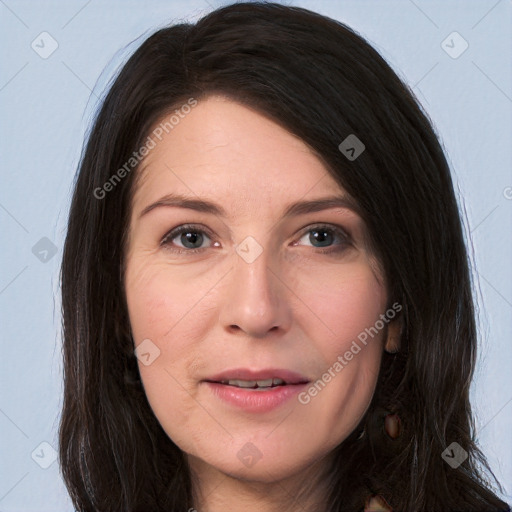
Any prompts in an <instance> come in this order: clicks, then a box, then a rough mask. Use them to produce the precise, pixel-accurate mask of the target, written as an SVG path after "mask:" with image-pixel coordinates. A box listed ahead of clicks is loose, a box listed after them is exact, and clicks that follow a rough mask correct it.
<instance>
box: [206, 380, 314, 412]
mask: <svg viewBox="0 0 512 512" xmlns="http://www.w3.org/2000/svg"><path fill="white" fill-rule="evenodd" d="M205 384H206V385H207V386H208V388H209V389H210V390H211V391H212V392H213V393H214V394H215V396H217V397H219V398H220V399H221V400H223V401H224V402H227V403H228V404H231V405H234V406H236V407H238V408H240V409H243V410H244V411H247V412H259V413H263V412H268V411H271V410H273V409H276V408H277V407H279V406H281V405H283V404H284V403H286V402H287V401H288V400H290V399H291V398H292V397H294V396H295V395H297V394H298V393H300V392H301V391H302V390H303V389H304V388H305V387H307V386H308V384H307V383H304V384H288V385H286V386H275V387H273V388H270V389H269V390H267V391H255V390H252V389H243V388H237V387H236V386H229V385H227V384H220V383H219V382H205Z"/></svg>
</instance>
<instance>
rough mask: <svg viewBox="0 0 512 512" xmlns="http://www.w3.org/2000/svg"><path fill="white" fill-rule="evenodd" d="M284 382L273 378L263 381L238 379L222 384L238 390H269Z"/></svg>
mask: <svg viewBox="0 0 512 512" xmlns="http://www.w3.org/2000/svg"><path fill="white" fill-rule="evenodd" d="M284 383H285V382H284V380H283V379H279V378H277V377H276V378H274V379H265V380H239V379H230V380H228V381H223V384H229V385H230V386H236V387H238V388H270V387H272V386H280V385H283V384H284Z"/></svg>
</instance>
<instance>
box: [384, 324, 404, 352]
mask: <svg viewBox="0 0 512 512" xmlns="http://www.w3.org/2000/svg"><path fill="white" fill-rule="evenodd" d="M401 333H402V321H401V318H400V317H399V318H396V319H395V320H392V321H391V322H390V323H389V324H388V327H387V331H386V342H385V344H384V350H385V351H386V352H389V353H390V354H394V353H396V352H398V351H399V350H400V335H401Z"/></svg>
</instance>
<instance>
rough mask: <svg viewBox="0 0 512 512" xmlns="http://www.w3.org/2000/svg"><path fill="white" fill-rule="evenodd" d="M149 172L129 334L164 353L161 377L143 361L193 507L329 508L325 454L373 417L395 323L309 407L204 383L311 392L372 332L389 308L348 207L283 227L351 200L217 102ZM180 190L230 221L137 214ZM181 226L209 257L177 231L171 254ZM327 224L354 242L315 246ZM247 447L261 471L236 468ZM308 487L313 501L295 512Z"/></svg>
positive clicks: (130, 290) (276, 130) (135, 236)
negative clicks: (255, 401)
mask: <svg viewBox="0 0 512 512" xmlns="http://www.w3.org/2000/svg"><path fill="white" fill-rule="evenodd" d="M142 172H143V173H144V174H143V177H144V179H143V180H142V181H141V183H140V184H139V185H138V187H137V189H136V190H135V195H134V199H133V204H132V212H131V219H130V226H129V239H128V244H127V253H126V254H127V262H126V263H127V264H126V273H125V284H126V295H127V303H128V310H129V317H130V324H131V328H132V334H133V339H134V342H135V345H136V346H137V345H138V344H140V343H141V342H142V341H143V340H146V339H149V340H151V343H153V344H154V345H155V346H156V347H158V349H159V350H160V355H159V356H158V357H157V358H156V359H155V360H154V362H152V363H151V364H150V365H147V366H146V365H143V364H142V363H141V362H140V361H139V369H140V374H141V379H142V382H143V385H144V389H145V392H146V395H147V397H148V400H149V403H150V405H151V407H152V410H153V411H154V414H155V416H156V418H157V419H158V421H159V422H160V424H161V425H162V427H163V429H164V430H165V432H166V433H167V434H168V436H169V437H170V438H171V439H172V440H173V441H174V443H175V444H176V445H177V446H179V448H180V449H181V450H182V451H183V452H184V453H185V454H186V457H187V459H188V461H189V464H190V467H191V470H192V474H193V475H194V477H195V484H194V496H195V503H194V506H195V508H196V509H197V510H198V511H199V512H221V511H222V512H230V511H235V510H236V511H239V510H241V509H243V510H252V511H255V512H274V511H277V510H279V511H280V512H282V511H283V510H285V509H286V507H289V508H290V510H305V511H308V510H319V509H321V504H322V503H323V500H325V495H324V489H323V487H322V482H323V481H324V479H323V477H322V473H323V472H325V471H326V469H327V467H328V466H327V464H328V461H329V454H330V453H331V451H332V450H333V449H334V448H335V447H336V446H337V445H338V444H339V443H341V442H342V441H343V440H344V439H346V438H347V436H348V435H349V434H350V433H351V432H352V431H353V430H354V428H355V427H356V426H357V424H358V423H359V421H360V419H361V418H362V417H363V415H364V413H365V412H366V410H367V408H368V406H369V404H370V401H371V398H372V396H373V393H374V390H375V386H376V381H377V376H378V371H379V365H380V361H381V356H382V351H383V350H384V349H386V350H391V351H392V350H395V349H396V346H395V343H396V342H395V341H394V340H395V338H394V337H392V335H391V334H392V332H393V329H394V328H395V322H391V323H390V324H389V326H388V328H387V329H383V330H382V331H381V332H379V334H378V335H377V336H375V337H374V338H373V339H372V340H371V341H370V342H369V343H368V344H367V345H366V346H365V347H364V348H363V350H361V351H360V352H359V353H358V354H357V355H355V356H354V358H353V359H352V360H351V361H350V362H349V364H347V365H346V366H345V367H344V368H343V370H342V371H340V372H339V373H338V374H337V375H336V377H335V378H333V379H332V380H331V381H330V382H329V383H328V385H326V386H325V388H324V389H323V390H322V391H321V392H319V393H318V394H317V395H316V396H315V397H314V398H312V399H311V400H310V401H309V403H307V404H302V403H299V402H298V400H297V399H296V398H295V399H291V400H289V401H288V402H286V403H285V404H283V405H282V406H279V407H277V408H276V409H274V410H271V411H269V412H265V413H262V414H255V413H252V412H247V411H244V410H240V409H237V408H235V407H233V406H231V405H227V404H225V403H224V402H222V401H221V400H220V399H219V398H218V397H216V396H214V395H213V394H212V392H211V391H210V389H208V387H207V386H206V385H205V383H204V382H203V380H204V379H205V378H207V377H209V376H211V375H213V374H216V373H219V372H221V371H224V370H225V369H229V368H238V367H243V368H248V369H251V370H260V369H266V368H284V369H290V370H293V371H295V372H298V373H300V374H301V375H304V376H307V378H308V379H309V380H310V381H311V382H315V381H316V380H317V379H319V378H321V376H322V374H324V373H325V372H326V370H327V369H328V368H329V367H331V366H332V365H333V364H334V362H335V361H336V360H337V358H338V356H339V355H343V354H344V353H345V352H346V351H347V350H349V348H350V345H351V343H352V341H353V340H355V339H356V338H357V336H358V334H359V333H361V332H362V331H363V330H364V329H365V328H367V327H370V326H373V325H374V324H375V322H376V320H378V319H379V315H381V314H383V313H384V312H385V311H386V308H387V301H388V297H387V292H386V287H385V285H384V284H383V283H384V280H383V278H382V275H380V273H379V268H378V264H376V262H375V261H374V259H373V258H372V255H371V254H369V253H368V250H367V248H366V245H365V244H364V238H365V226H364V223H363V221H362V219H361V217H359V215H357V214H356V213H355V212H354V211H352V210H351V209H349V208H348V207H346V206H342V207H331V208H328V209H325V210H322V211H317V212H312V213H301V214H298V215H294V216H289V217H283V212H284V210H285V209H286V207H287V206H288V205H289V204H290V203H292V202H296V201H311V200H315V199H321V198H324V197H331V196H333V195H345V196H346V193H345V192H344V191H343V190H342V189H341V188H340V186H339V185H338V184H337V183H336V181H334V179H333V178H332V177H331V176H330V175H329V174H328V172H327V170H326V168H325V166H324V165H323V163H322V162H321V160H320V159H319V158H318V157H317V156H315V154H314V153H313V152H312V151H311V150H310V149H309V147H308V146H306V145H305V144H304V142H302V141H301V140H300V139H298V138H297V137H295V136H293V135H292V134H290V133H289V132H288V131H286V130H285V129H284V128H282V127H280V126H279V125H277V124H276V123H274V122H272V121H271V120H269V119H267V118H266V117H264V116H263V115H261V114H259V113H257V112H255V111H254V110H251V109H249V108H247V107H245V106H242V105H240V104H238V103H235V102H233V101H231V100H229V99H227V98H224V97H221V96H210V97H208V98H207V99H205V100H202V101H200V102H199V103H198V104H197V106H195V107H194V108H193V109H192V111H191V112H190V113H189V114H187V115H186V116H185V117H184V118H183V119H181V120H180V122H179V124H178V125H176V126H175V127H174V129H173V130H172V131H170V132H169V133H168V134H166V135H164V137H163V138H162V140H161V141H160V142H158V143H157V144H156V147H155V148H154V149H152V150H151V152H150V153H149V154H148V156H147V157H146V159H145V161H144V162H143V171H142ZM171 193H172V194H182V195H186V196H187V197H190V198H193V199H198V198H204V199H206V200H208V201H211V202H214V203H216V204H218V205H219V206H221V207H222V208H223V209H224V210H225V214H226V216H225V217H223V216H220V215H216V214H213V213H207V212H199V211H195V210H192V209H187V208H183V207H177V206H157V207H154V208H152V209H151V210H150V211H147V213H145V214H143V215H141V213H142V212H143V211H144V210H145V209H146V208H147V207H148V206H150V205H152V204H154V203H155V202H157V201H159V200H160V199H161V198H162V197H163V196H165V195H167V194H171ZM183 224H192V225H193V226H192V228H191V229H189V230H188V232H191V233H196V234H197V233H201V234H202V238H198V239H196V240H197V241H196V242H195V246H194V247H195V248H199V250H198V252H195V253H193V252H190V251H191V250H192V249H191V247H192V246H191V245H190V244H189V245H188V246H187V245H184V240H185V241H186V239H185V235H183V236H182V235H181V234H176V235H174V236H173V237H172V238H171V239H169V238H168V239H167V245H161V242H162V240H163V239H164V238H165V236H166V235H167V234H168V233H169V232H170V231H171V230H173V229H174V228H176V227H178V226H181V225H183ZM318 225H321V226H325V227H327V228H330V229H335V228H336V226H338V227H339V228H341V229H342V230H343V232H344V233H348V235H349V237H347V236H345V235H339V234H337V233H336V231H330V232H329V236H330V238H328V242H327V243H328V244H329V245H326V244H325V242H324V245H321V244H320V243H316V244H315V239H314V238H313V237H312V231H311V230H313V233H314V228H315V227H318ZM196 236H197V235H196ZM249 236H250V237H252V238H253V239H254V240H255V241H256V242H257V244H258V245H259V247H261V248H262V252H261V254H259V256H257V257H256V259H254V261H252V262H250V263H248V262H247V261H246V260H245V259H244V258H242V257H241V255H240V253H239V252H237V250H236V249H237V247H238V244H241V243H242V242H243V241H244V240H246V238H247V237H249ZM250 247H251V249H250V250H251V251H254V250H256V249H255V247H257V246H256V245H253V246H250ZM172 249H174V250H175V251H177V252H175V251H173V250H172ZM328 249H331V250H333V249H334V250H333V252H331V253H330V254H325V253H322V251H325V250H328ZM179 251H181V253H180V252H179ZM247 443H252V445H254V446H255V447H257V449H258V451H259V452H260V454H261V458H260V459H259V460H258V461H257V463H255V464H254V465H252V466H251V467H247V466H246V465H244V464H242V462H241V460H240V458H239V457H238V456H237V454H238V453H239V451H240V450H241V449H242V448H243V447H244V446H245V445H246V444H247ZM306 482H309V483H310V482H313V489H312V490H311V492H309V494H308V496H307V498H306V499H302V500H301V502H300V505H301V507H300V508H297V503H296V502H295V499H296V497H297V494H298V490H300V489H303V487H304V485H305V483H306ZM318 507H320V508H318Z"/></svg>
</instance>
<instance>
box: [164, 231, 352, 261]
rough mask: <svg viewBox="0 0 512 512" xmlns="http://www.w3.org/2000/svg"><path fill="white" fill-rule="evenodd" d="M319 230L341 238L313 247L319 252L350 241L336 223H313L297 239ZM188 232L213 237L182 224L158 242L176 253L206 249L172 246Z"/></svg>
mask: <svg viewBox="0 0 512 512" xmlns="http://www.w3.org/2000/svg"><path fill="white" fill-rule="evenodd" d="M320 230H325V231H327V232H330V233H332V234H334V235H338V236H339V238H340V239H341V243H340V244H338V245H335V246H330V247H329V248H325V249H323V248H321V247H314V248H315V249H317V252H319V253H320V254H335V253H341V252H343V251H344V250H345V249H346V246H347V245H349V244H350V243H351V238H350V236H349V235H348V234H347V232H346V231H345V230H344V229H343V228H341V227H340V226H336V225H332V224H313V225H311V226H308V227H307V229H304V230H303V231H302V232H301V234H300V236H299V238H298V239H299V240H300V239H301V238H302V237H303V236H304V235H305V234H307V233H309V232H310V231H320ZM189 232H191V233H201V234H205V235H207V236H208V238H210V239H212V238H213V236H212V234H211V232H210V231H209V230H206V229H203V228H199V227H197V226H195V225H193V224H183V225H182V226H178V227H177V228H175V229H173V230H171V231H169V233H167V234H166V235H165V236H164V237H163V239H162V241H161V242H160V245H161V246H163V247H166V249H168V250H170V251H172V252H175V253H178V254H183V253H187V254H196V253H199V252H201V251H203V250H204V249H208V247H199V248H196V249H186V248H185V249H183V248H181V247H178V248H176V247H172V245H171V243H170V242H171V241H172V240H174V239H175V238H176V237H177V236H179V235H181V234H182V233H189Z"/></svg>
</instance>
